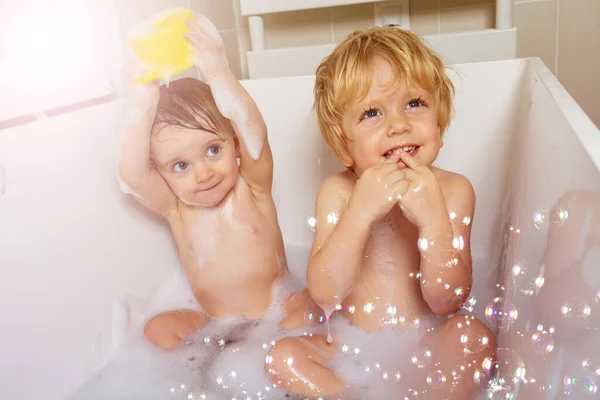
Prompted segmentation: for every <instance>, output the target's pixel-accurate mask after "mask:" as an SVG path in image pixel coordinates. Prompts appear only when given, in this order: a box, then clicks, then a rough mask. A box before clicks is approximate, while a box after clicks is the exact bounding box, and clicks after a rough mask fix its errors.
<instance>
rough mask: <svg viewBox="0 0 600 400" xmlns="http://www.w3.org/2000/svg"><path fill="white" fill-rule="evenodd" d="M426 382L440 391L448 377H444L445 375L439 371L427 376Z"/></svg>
mask: <svg viewBox="0 0 600 400" xmlns="http://www.w3.org/2000/svg"><path fill="white" fill-rule="evenodd" d="M426 381H427V384H429V386H431V387H432V388H433V389H439V388H440V387H442V386H444V384H445V383H446V375H444V373H443V372H442V371H440V370H439V369H438V370H436V371H433V372H431V373H430V374H429V375H428V376H427V379H426Z"/></svg>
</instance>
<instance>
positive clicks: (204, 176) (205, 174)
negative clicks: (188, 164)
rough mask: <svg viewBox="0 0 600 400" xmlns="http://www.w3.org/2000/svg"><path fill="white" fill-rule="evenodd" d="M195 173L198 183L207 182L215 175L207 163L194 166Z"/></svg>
mask: <svg viewBox="0 0 600 400" xmlns="http://www.w3.org/2000/svg"><path fill="white" fill-rule="evenodd" d="M194 174H195V176H196V182H197V183H205V182H208V181H209V180H210V178H212V176H213V175H214V173H213V171H212V169H210V168H208V167H207V166H205V165H199V166H196V167H195V168H194Z"/></svg>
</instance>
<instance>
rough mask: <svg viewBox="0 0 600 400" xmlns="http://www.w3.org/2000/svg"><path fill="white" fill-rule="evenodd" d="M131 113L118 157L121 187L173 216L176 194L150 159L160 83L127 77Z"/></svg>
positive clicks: (158, 210)
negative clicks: (143, 83) (136, 81)
mask: <svg viewBox="0 0 600 400" xmlns="http://www.w3.org/2000/svg"><path fill="white" fill-rule="evenodd" d="M123 85H124V88H125V94H126V97H127V100H128V103H129V104H128V107H129V110H128V113H129V115H128V116H127V120H126V122H125V134H124V137H123V143H122V147H121V154H120V158H119V166H118V174H119V183H120V185H121V189H122V190H123V191H124V192H126V193H130V194H132V195H134V196H135V198H136V199H137V200H138V201H139V202H140V203H142V204H143V205H145V206H146V207H148V208H149V209H151V210H152V211H154V212H156V213H158V214H160V215H162V216H163V217H165V218H167V219H170V218H171V216H172V215H173V213H174V211H175V210H176V207H177V198H176V197H175V194H174V193H173V192H172V191H171V188H170V187H169V185H167V183H166V182H165V181H164V180H163V178H162V177H161V176H160V174H159V173H158V171H156V169H155V168H154V167H153V166H152V163H151V161H150V135H151V130H152V125H153V123H154V118H155V116H156V109H157V106H158V96H159V86H158V83H156V82H155V83H151V84H148V85H139V84H136V83H134V82H133V81H132V80H131V77H130V76H126V77H125V82H124V84H123Z"/></svg>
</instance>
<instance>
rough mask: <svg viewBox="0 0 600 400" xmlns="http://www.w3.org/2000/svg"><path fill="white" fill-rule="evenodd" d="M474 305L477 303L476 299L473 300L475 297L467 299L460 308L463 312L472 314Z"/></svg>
mask: <svg viewBox="0 0 600 400" xmlns="http://www.w3.org/2000/svg"><path fill="white" fill-rule="evenodd" d="M476 303H477V299H475V297H473V296H471V297H469V298H468V299H467V301H465V303H464V304H463V307H462V308H463V310H465V311H467V312H470V313H472V312H473V309H474V307H475V304H476Z"/></svg>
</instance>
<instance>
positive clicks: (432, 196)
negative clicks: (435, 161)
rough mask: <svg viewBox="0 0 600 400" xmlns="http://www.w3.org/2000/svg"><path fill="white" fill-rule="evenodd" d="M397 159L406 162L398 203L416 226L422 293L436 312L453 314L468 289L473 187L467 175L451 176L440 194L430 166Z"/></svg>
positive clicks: (470, 276) (467, 294) (470, 277)
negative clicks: (405, 183)
mask: <svg viewBox="0 0 600 400" xmlns="http://www.w3.org/2000/svg"><path fill="white" fill-rule="evenodd" d="M401 159H402V161H403V162H404V163H405V164H406V165H407V166H408V168H405V169H404V170H403V171H404V174H405V179H407V180H408V181H409V182H410V183H409V189H408V191H407V192H406V193H405V194H404V195H403V196H402V199H401V200H400V202H399V203H400V208H401V209H402V211H403V212H404V215H405V216H406V217H407V218H408V219H409V220H410V221H411V222H412V223H413V224H415V225H416V226H417V228H418V229H419V243H418V246H419V252H420V253H421V292H422V293H423V298H424V299H425V301H426V302H427V304H428V305H429V307H430V308H431V309H432V310H433V311H434V312H435V313H436V314H439V315H448V314H453V313H455V312H457V311H458V310H459V309H460V307H461V306H462V304H463V303H464V301H465V300H466V299H467V297H468V296H469V293H470V291H471V284H472V271H471V245H470V242H471V226H472V223H473V214H474V211H475V192H474V191H473V187H472V186H471V183H470V182H469V181H468V180H467V179H466V178H464V177H460V176H457V177H453V178H451V179H453V180H454V181H453V182H452V185H451V186H452V190H451V191H450V192H449V193H447V194H446V197H444V195H443V194H442V192H441V189H440V187H439V185H438V183H437V180H436V178H435V176H434V175H433V172H431V170H430V169H429V168H427V167H422V166H420V165H418V164H416V163H415V161H414V160H413V159H412V158H411V157H410V156H409V155H407V154H404V153H403V154H402V157H401ZM449 211H451V212H452V213H453V216H454V218H451V217H450V215H449Z"/></svg>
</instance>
